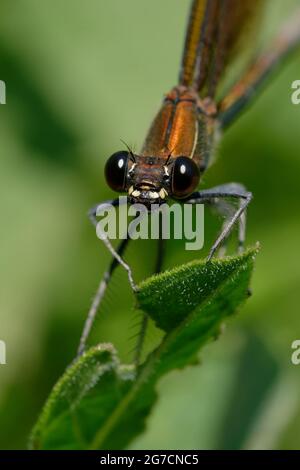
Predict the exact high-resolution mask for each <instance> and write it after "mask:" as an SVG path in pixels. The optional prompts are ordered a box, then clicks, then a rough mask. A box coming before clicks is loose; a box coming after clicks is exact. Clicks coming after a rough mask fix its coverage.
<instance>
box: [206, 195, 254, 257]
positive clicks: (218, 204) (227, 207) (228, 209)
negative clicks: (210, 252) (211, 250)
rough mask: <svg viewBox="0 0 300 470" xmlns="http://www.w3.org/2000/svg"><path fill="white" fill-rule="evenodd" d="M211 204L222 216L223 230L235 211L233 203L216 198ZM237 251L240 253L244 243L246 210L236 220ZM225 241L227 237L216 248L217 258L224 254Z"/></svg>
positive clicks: (225, 249)
mask: <svg viewBox="0 0 300 470" xmlns="http://www.w3.org/2000/svg"><path fill="white" fill-rule="evenodd" d="M212 206H213V207H214V208H215V209H216V211H217V212H218V213H219V214H220V215H221V216H222V217H224V222H223V224H222V229H221V232H223V230H225V228H226V226H227V225H228V223H229V221H230V219H231V218H232V217H233V215H234V213H235V211H236V206H235V205H234V204H233V203H230V202H228V201H225V200H220V199H218V200H217V201H214V202H212ZM238 224H239V227H238V230H239V232H238V253H242V252H243V250H244V244H245V235H246V210H244V212H243V213H242V214H241V216H240V218H239V220H238ZM227 241H228V237H227V238H226V239H225V240H224V241H223V243H222V245H221V246H220V248H219V250H218V255H217V256H218V258H223V257H224V256H225V255H226V251H227Z"/></svg>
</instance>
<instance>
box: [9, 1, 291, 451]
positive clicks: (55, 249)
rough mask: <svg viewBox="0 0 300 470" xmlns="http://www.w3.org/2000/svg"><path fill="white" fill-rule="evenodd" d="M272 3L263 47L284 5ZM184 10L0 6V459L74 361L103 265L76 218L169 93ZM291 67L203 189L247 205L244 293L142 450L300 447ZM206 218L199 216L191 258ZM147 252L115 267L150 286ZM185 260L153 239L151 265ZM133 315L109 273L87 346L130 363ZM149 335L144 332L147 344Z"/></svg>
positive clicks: (101, 253)
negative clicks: (108, 345) (220, 190)
mask: <svg viewBox="0 0 300 470" xmlns="http://www.w3.org/2000/svg"><path fill="white" fill-rule="evenodd" d="M297 3H298V2H297V0H289V1H285V2H282V1H281V0H272V2H270V3H269V5H268V8H267V14H266V16H265V17H264V20H263V24H264V25H265V27H264V28H263V34H262V37H261V40H262V42H264V41H266V40H267V38H269V37H270V36H271V35H272V34H274V32H275V31H276V29H277V25H278V24H279V23H280V21H281V20H283V19H284V18H285V17H286V16H287V15H288V14H289V12H291V11H293V8H294V7H295V6H296V4H297ZM188 6H189V1H188V0H175V1H174V0H163V2H162V1H161V0H152V1H151V2H149V1H147V0H142V1H141V0H126V1H121V0H110V1H108V0H106V1H105V0H86V1H83V0H51V1H50V0H18V1H17V0H14V1H12V0H1V18H0V79H2V80H5V82H6V85H7V104H6V105H3V106H0V136H1V138H0V139H1V140H0V142H1V143H0V148H1V167H0V168H1V170H0V188H1V189H0V191H1V197H0V213H1V239H0V292H1V293H0V339H2V340H5V342H6V345H7V365H1V366H0V448H1V449H11V448H25V447H26V444H27V438H28V433H29V431H30V429H31V427H32V425H33V424H34V422H35V420H36V418H37V416H38V413H39V411H40V409H41V406H42V405H43V403H44V401H45V399H46V397H47V395H48V393H49V391H50V389H51V387H52V385H53V384H54V383H55V381H56V380H57V378H58V377H59V376H60V374H61V373H62V372H63V370H64V369H65V367H66V366H67V364H68V363H70V361H71V360H72V358H73V356H74V354H75V351H76V348H77V343H78V340H79V336H80V333H81V328H82V326H83V322H84V319H85V314H86V312H87V309H88V307H89V304H90V300H91V298H92V295H93V293H94V291H95V289H96V287H97V284H98V282H99V280H100V277H101V275H102V273H103V271H104V269H105V267H106V265H107V263H108V260H109V256H108V254H107V253H106V251H105V249H104V248H103V247H102V245H101V244H100V242H99V241H98V240H97V239H96V237H95V233H94V230H93V228H92V227H91V226H90V225H89V222H88V220H87V218H86V212H87V209H88V208H89V207H90V206H92V205H93V204H94V203H96V202H99V201H102V200H104V199H106V198H109V197H110V196H111V195H112V192H111V191H110V190H109V189H108V188H107V186H106V184H105V182H104V179H103V167H104V164H105V160H106V158H107V156H109V155H110V154H111V153H113V152H114V151H116V150H119V149H122V148H123V144H122V143H121V142H120V139H124V140H125V141H126V142H128V143H129V144H130V145H133V146H134V147H135V149H136V150H138V149H139V147H140V146H141V144H142V141H143V138H144V136H145V133H146V130H147V127H148V126H149V123H150V121H151V119H152V117H153V115H154V113H155V112H156V111H157V109H158V107H159V104H160V102H161V98H162V95H163V93H165V92H167V91H168V90H169V88H171V87H172V86H173V85H174V84H175V83H176V78H177V70H178V67H179V59H180V55H181V50H182V42H183V38H184V27H185V23H186V18H187V13H188ZM299 62H300V53H296V54H295V55H294V56H293V57H292V58H291V59H290V60H289V61H288V62H287V64H286V66H285V67H284V69H283V71H282V72H281V73H280V74H279V75H278V76H277V77H276V78H275V80H273V81H272V83H270V85H269V87H267V89H266V90H265V92H264V93H263V95H262V96H261V97H260V98H259V100H257V102H256V103H255V105H254V106H253V107H252V108H251V110H249V112H247V113H246V114H245V115H243V116H242V117H241V119H240V120H239V121H238V122H237V123H236V124H235V125H234V126H233V127H232V128H231V129H230V130H229V131H228V133H227V134H226V136H224V139H223V141H222V144H221V146H220V148H219V151H218V153H219V156H220V158H219V159H218V160H217V163H216V164H215V165H214V166H213V167H212V169H211V170H210V171H209V173H208V174H207V175H206V177H205V181H204V185H205V187H209V186H212V185H215V184H221V183H225V182H229V181H240V182H242V183H244V184H245V185H246V186H247V187H248V188H249V189H250V190H251V191H253V193H254V200H253V202H252V204H251V207H250V209H249V219H248V243H249V244H251V243H254V242H256V241H257V240H259V241H260V242H261V245H262V250H261V253H260V255H259V257H258V259H257V264H256V271H255V273H254V278H253V296H252V298H250V299H249V301H248V302H247V304H246V305H245V306H244V307H243V308H242V310H241V312H240V315H239V316H238V317H235V318H234V319H233V321H231V322H230V324H229V325H228V328H227V329H226V331H225V332H224V334H223V335H222V337H221V338H220V339H219V341H217V342H216V343H214V344H210V345H208V346H207V347H206V349H205V350H204V352H203V353H202V359H203V361H202V362H203V363H202V365H201V366H197V367H190V368H187V369H186V370H184V371H178V372H174V373H172V374H170V375H168V376H167V377H166V378H165V379H164V380H163V381H161V383H160V385H159V392H160V394H159V395H160V398H159V401H158V404H157V406H156V408H155V410H154V412H153V413H152V415H151V417H150V419H149V420H148V426H147V430H146V431H145V433H144V434H143V435H142V436H140V437H139V438H138V439H136V440H135V442H134V443H133V444H132V448H144V449H152V448H153V449H157V448H160V449H164V448H169V449H176V448H179V449H180V448H181V449H183V448H186V449H192V448H205V449H214V448H219V449H223V448H225V449H240V448H251V449H253V448H268V449H281V448H284V449H286V448H294V449H299V448H300V437H299V436H300V393H299V390H300V366H298V367H297V366H294V365H292V364H291V360H290V357H291V352H292V350H291V343H292V342H293V341H294V340H295V339H300V313H299V298H298V297H297V295H298V289H299V282H300V263H299V255H298V252H299V246H298V245H299V243H298V241H299V230H300V221H299V193H298V191H299V173H300V139H299V130H300V127H299V126H300V119H299V113H300V107H297V106H293V105H292V104H291V83H292V82H293V81H294V80H297V79H298V80H299V79H300V67H299ZM219 224H220V221H216V219H215V218H213V217H211V216H210V215H209V214H208V211H206V226H207V232H206V233H207V238H206V245H205V248H206V250H207V249H208V248H209V244H210V243H211V241H212V237H213V235H214V234H215V232H216V230H217V228H218V225H219ZM153 250H154V245H153V244H152V243H151V242H149V243H147V244H146V245H145V244H144V243H139V242H137V243H134V244H133V245H132V246H131V247H130V248H129V249H128V251H127V253H126V258H127V259H128V260H129V261H130V262H131V263H132V264H133V266H134V270H135V274H136V277H137V278H140V279H141V278H143V277H145V276H146V275H148V274H149V273H150V272H151V267H152V264H153ZM191 256H194V257H195V256H204V252H201V253H200V254H197V253H192V254H191V253H189V255H187V253H186V252H184V250H183V247H182V245H181V244H180V243H178V242H176V243H169V245H168V249H167V262H166V266H171V265H176V264H179V263H182V262H184V261H186V260H187V259H188V258H190V257H191ZM139 315H140V314H139V312H136V311H135V310H134V300H133V298H132V295H131V293H130V289H129V287H128V282H127V279H126V276H125V275H124V273H123V272H122V271H121V270H118V271H117V272H116V275H115V276H114V279H113V282H112V285H111V288H110V290H109V292H108V294H107V296H106V298H105V302H104V306H103V309H102V311H101V314H100V315H99V318H98V320H97V324H96V327H95V329H94V332H93V335H92V340H91V341H92V342H95V341H113V342H114V343H115V344H116V346H117V348H118V349H119V351H120V355H121V358H122V360H124V361H128V360H130V352H131V350H132V348H133V347H134V339H133V338H132V337H133V336H134V335H135V333H136V328H137V327H136V323H137V322H138V321H139ZM155 339H156V333H155V331H151V332H150V334H149V338H148V340H147V346H148V347H151V344H153V342H154V341H155Z"/></svg>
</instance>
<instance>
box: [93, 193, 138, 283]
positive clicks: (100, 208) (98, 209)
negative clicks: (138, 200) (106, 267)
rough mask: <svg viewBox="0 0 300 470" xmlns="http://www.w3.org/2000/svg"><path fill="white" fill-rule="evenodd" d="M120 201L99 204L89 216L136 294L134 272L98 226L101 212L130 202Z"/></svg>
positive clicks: (114, 200)
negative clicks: (98, 217)
mask: <svg viewBox="0 0 300 470" xmlns="http://www.w3.org/2000/svg"><path fill="white" fill-rule="evenodd" d="M120 199H121V198H120ZM120 199H119V198H117V199H113V200H110V201H105V202H102V203H101V204H98V205H97V206H94V207H93V208H92V209H91V210H90V211H89V212H88V216H89V219H90V220H91V222H92V224H93V225H94V226H95V227H97V236H98V238H100V240H102V241H103V243H104V244H105V246H106V248H107V249H108V251H109V252H110V253H111V254H112V256H113V257H114V258H115V259H116V260H117V261H118V263H119V264H120V265H121V266H122V267H123V268H124V269H125V271H126V272H127V275H128V279H129V283H130V285H131V288H132V290H133V291H134V292H135V291H136V285H135V282H134V280H133V277H132V271H131V268H130V266H129V265H128V264H127V263H126V262H125V261H124V260H123V258H122V256H120V254H119V253H118V252H117V251H116V250H115V249H114V247H113V246H112V244H111V242H110V240H109V239H108V237H107V236H106V234H105V233H104V232H102V231H101V228H100V226H99V225H98V220H97V218H96V215H97V214H99V213H100V212H101V211H103V210H105V209H109V208H111V207H118V206H119V205H120V202H122V204H125V203H127V202H128V201H127V198H126V197H124V198H122V199H121V201H120Z"/></svg>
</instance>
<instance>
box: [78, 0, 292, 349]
mask: <svg viewBox="0 0 300 470" xmlns="http://www.w3.org/2000/svg"><path fill="white" fill-rule="evenodd" d="M263 3H264V0H243V1H241V0H193V2H192V5H191V11H190V16H189V21H188V27H187V33H186V39H185V44H184V51H183V57H182V62H181V69H180V73H179V80H178V85H177V86H175V87H174V88H173V89H172V90H171V91H170V92H169V93H167V95H166V96H165V98H164V100H163V103H162V107H161V109H160V110H159V112H158V114H157V115H156V117H155V119H154V121H153V123H152V125H151V127H150V130H149V133H148V135H147V137H146V139H145V143H144V145H143V147H142V149H141V152H140V153H139V154H136V153H134V152H133V151H132V150H131V149H129V148H127V150H123V151H119V152H116V153H114V154H113V155H112V156H111V157H110V158H109V159H108V161H107V164H106V168H105V176H106V180H107V183H108V185H109V186H110V188H111V189H113V190H115V191H117V192H125V193H127V195H128V196H127V198H126V199H125V200H126V202H127V203H128V204H132V203H136V202H141V203H143V204H145V205H146V206H147V207H151V205H152V204H154V203H156V204H157V203H158V204H163V203H165V202H166V201H167V200H168V199H175V200H180V201H184V202H185V203H189V204H198V203H204V204H205V203H209V204H211V205H214V206H216V208H217V209H218V210H219V211H220V212H222V211H223V210H224V204H222V201H224V200H227V204H228V201H229V204H230V201H233V200H236V201H238V203H239V204H238V207H237V208H236V207H235V206H234V209H235V210H234V212H231V215H230V217H228V213H227V212H226V213H227V220H226V219H225V224H224V226H223V228H222V231H221V233H220V235H219V236H218V237H217V239H216V241H215V242H214V244H213V245H212V247H211V249H210V252H209V255H208V261H209V260H210V259H211V258H212V256H213V255H214V254H215V252H216V251H217V250H218V249H220V247H221V246H222V245H223V244H224V241H225V240H226V239H227V237H228V235H229V234H230V232H231V230H232V228H233V227H234V225H235V224H236V223H238V224H239V231H238V233H239V250H242V248H243V245H244V240H245V217H246V215H245V214H246V208H247V206H248V204H249V203H250V201H251V198H252V194H251V193H250V192H249V191H247V190H246V189H245V187H244V186H243V185H241V184H236V183H229V184H222V185H220V186H218V187H214V188H211V189H207V190H202V191H201V190H200V191H199V190H197V187H198V185H199V183H200V182H201V177H202V175H203V173H204V172H205V170H206V169H207V167H208V166H209V164H210V162H211V160H212V156H213V154H214V150H215V144H216V141H217V139H218V138H219V137H220V134H221V133H222V131H224V130H225V129H227V128H228V127H229V126H230V125H231V124H232V123H233V121H234V120H235V119H236V118H237V117H238V116H239V115H240V113H241V112H242V111H243V110H244V108H245V107H246V106H247V105H249V104H250V103H251V102H252V100H253V98H254V97H255V96H256V92H257V91H258V90H259V89H260V87H261V86H262V85H263V84H264V83H265V82H266V80H267V78H268V77H269V75H270V74H271V73H272V72H273V71H274V70H275V69H276V68H277V66H278V65H279V64H280V63H281V62H282V60H283V59H284V58H285V57H286V56H287V55H288V54H289V53H290V52H291V51H292V50H293V49H295V48H296V46H298V45H299V43H300V11H298V12H296V14H295V15H294V16H293V18H292V19H291V20H290V21H289V22H287V24H286V25H284V27H283V29H282V31H281V32H280V34H279V35H278V36H277V37H276V38H275V40H274V41H273V42H272V43H271V45H270V47H269V48H268V49H267V50H266V51H265V52H263V53H261V54H259V55H258V56H257V57H256V59H255V60H254V61H252V62H251V64H250V66H249V67H248V68H247V70H246V72H245V73H244V75H243V76H242V77H241V78H240V79H239V80H238V81H237V82H236V84H235V85H234V86H233V87H232V88H231V89H230V91H229V93H227V94H226V96H224V97H222V98H221V99H219V100H216V94H217V91H218V86H219V84H220V80H221V79H222V78H223V76H224V72H225V70H226V68H227V66H228V65H229V64H230V63H231V62H232V60H233V57H234V54H235V51H236V46H237V43H238V42H239V40H240V38H241V36H243V33H244V31H245V29H246V28H247V27H248V25H249V24H250V22H251V20H252V19H253V17H254V16H255V15H257V14H258V9H259V8H260V7H261V6H262V5H263ZM108 202H109V203H111V204H113V205H114V206H117V205H118V204H119V199H114V200H111V201H105V202H104V203H101V204H98V205H97V206H96V207H94V208H93V209H92V210H91V211H90V212H89V216H90V219H91V221H92V222H93V224H94V225H97V219H96V213H97V209H98V210H99V209H101V208H102V207H105V206H106V205H107V203H108ZM103 241H104V243H105V244H106V246H107V248H108V249H109V250H110V252H111V253H112V255H113V260H112V262H111V264H110V266H109V268H108V270H107V271H106V272H105V274H104V277H103V279H102V281H101V283H100V285H99V288H98V291H97V293H96V296H95V298H94V301H93V303H92V306H91V308H90V311H89V314H88V317H87V320H86V324H85V327H84V331H83V334H82V337H81V341H80V345H79V351H78V353H79V354H81V353H82V352H83V351H84V349H85V344H86V340H87V337H88V335H89V333H90V330H91V327H92V325H93V321H94V319H95V316H96V312H97V310H98V307H99V304H100V302H101V300H102V298H103V295H104V293H105V290H106V288H107V285H108V283H109V280H110V278H111V276H112V274H113V272H114V270H115V268H116V267H117V265H118V264H121V265H122V266H123V267H124V268H125V269H126V271H127V273H128V277H129V281H130V284H131V286H132V288H133V289H134V290H135V289H136V286H135V283H134V281H133V276H132V272H131V269H130V266H129V265H128V264H127V263H126V262H125V261H124V260H123V258H122V255H123V252H124V250H125V247H126V245H127V243H128V241H129V238H125V239H123V240H121V242H120V244H119V246H118V247H117V248H116V249H114V248H113V246H112V244H111V243H110V241H109V240H108V239H107V238H104V239H103ZM162 257H163V249H162V240H159V249H158V257H157V263H156V272H158V271H159V270H160V269H161V265H162ZM146 322H147V318H146V317H145V318H144V322H143V326H142V334H141V337H140V346H141V343H142V337H143V334H144V331H145V327H146ZM139 349H140V348H139Z"/></svg>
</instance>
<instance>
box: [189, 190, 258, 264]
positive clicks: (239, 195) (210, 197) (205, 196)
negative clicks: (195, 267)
mask: <svg viewBox="0 0 300 470" xmlns="http://www.w3.org/2000/svg"><path fill="white" fill-rule="evenodd" d="M219 198H235V199H238V200H239V201H240V204H239V207H238V209H237V210H236V211H235V213H234V214H233V216H232V217H231V218H230V219H229V220H228V223H227V224H226V226H225V227H224V228H223V229H222V231H221V233H220V235H219V236H218V238H217V239H216V241H215V242H214V244H213V246H212V247H211V249H210V252H209V255H208V258H207V261H210V260H211V258H212V257H213V255H214V254H215V252H216V250H218V248H219V247H220V246H221V245H222V244H223V242H224V240H226V238H227V237H228V236H229V234H230V233H231V231H232V228H233V226H234V225H235V223H236V222H237V221H238V220H239V219H240V217H241V216H242V214H244V213H245V210H246V208H247V206H248V205H249V203H250V201H251V199H252V193H250V192H248V191H247V190H246V189H245V188H244V187H243V186H242V185H240V184H237V183H229V184H224V185H221V186H216V187H215V188H211V189H206V190H203V191H199V192H198V193H194V194H192V196H191V197H190V198H189V199H188V200H187V201H186V202H187V203H189V204H197V203H198V204H199V203H204V204H205V203H207V202H210V203H214V202H215V201H216V199H219ZM244 219H245V214H244ZM244 219H242V223H241V225H240V228H239V251H241V248H242V247H243V245H244V239H245V220H244Z"/></svg>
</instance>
